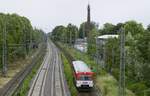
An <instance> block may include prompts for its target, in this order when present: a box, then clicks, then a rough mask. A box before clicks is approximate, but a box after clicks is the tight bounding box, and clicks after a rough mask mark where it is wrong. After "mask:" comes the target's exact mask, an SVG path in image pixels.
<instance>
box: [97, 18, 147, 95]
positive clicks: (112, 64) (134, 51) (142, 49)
mask: <svg viewBox="0 0 150 96" xmlns="http://www.w3.org/2000/svg"><path fill="white" fill-rule="evenodd" d="M121 27H122V28H124V30H125V35H126V38H125V52H126V53H125V55H126V57H125V58H126V61H125V64H126V73H125V74H126V86H127V87H128V88H129V89H131V90H132V91H133V92H135V93H136V94H137V96H144V94H145V96H149V95H150V90H149V88H150V75H149V73H150V54H149V53H150V50H149V49H150V26H148V27H147V28H146V29H145V28H144V27H143V25H142V24H140V23H137V22H136V21H128V22H125V23H119V24H117V25H113V24H110V23H107V24H105V25H104V28H103V29H100V30H99V32H100V33H101V34H105V33H106V34H118V35H119V34H120V32H119V31H118V30H119V29H120V28H121ZM105 49H106V53H105V55H106V59H105V62H106V70H107V71H108V72H110V73H111V74H113V75H114V76H115V77H116V78H117V79H119V65H120V38H118V39H109V40H108V42H107V43H106V45H105Z"/></svg>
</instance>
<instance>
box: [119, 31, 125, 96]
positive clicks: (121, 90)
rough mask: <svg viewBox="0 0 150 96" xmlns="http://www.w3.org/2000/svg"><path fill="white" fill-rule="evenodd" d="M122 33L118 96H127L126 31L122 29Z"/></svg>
mask: <svg viewBox="0 0 150 96" xmlns="http://www.w3.org/2000/svg"><path fill="white" fill-rule="evenodd" d="M120 33H121V34H120V41H121V42H120V76H119V95H118V96H125V30H124V29H123V28H121V29H120Z"/></svg>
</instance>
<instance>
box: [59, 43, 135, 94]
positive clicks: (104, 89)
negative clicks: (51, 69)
mask: <svg viewBox="0 0 150 96" xmlns="http://www.w3.org/2000/svg"><path fill="white" fill-rule="evenodd" d="M58 44H59V45H60V46H61V47H62V48H64V49H65V50H67V52H69V53H70V54H71V55H72V56H73V57H74V58H75V59H78V60H83V61H84V62H85V63H87V64H88V65H89V66H90V67H91V66H92V67H93V69H95V70H96V69H97V70H98V73H97V75H96V78H95V84H96V86H97V87H98V88H99V89H100V91H101V93H102V95H103V96H118V81H117V80H116V79H115V78H114V77H113V76H112V75H109V74H108V73H106V71H104V70H102V69H101V68H100V66H97V64H96V62H95V61H94V60H93V59H92V58H91V57H90V56H88V54H85V53H81V52H80V51H77V50H76V49H74V48H70V47H66V46H65V45H64V44H61V43H58ZM126 96H135V94H134V93H133V92H131V91H130V90H127V89H126Z"/></svg>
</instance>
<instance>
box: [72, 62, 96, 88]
mask: <svg viewBox="0 0 150 96" xmlns="http://www.w3.org/2000/svg"><path fill="white" fill-rule="evenodd" d="M72 64H73V68H74V77H75V85H76V87H77V88H92V87H93V86H94V83H93V74H94V73H93V72H92V71H91V69H90V68H89V67H88V66H87V64H86V63H84V62H83V61H73V62H72Z"/></svg>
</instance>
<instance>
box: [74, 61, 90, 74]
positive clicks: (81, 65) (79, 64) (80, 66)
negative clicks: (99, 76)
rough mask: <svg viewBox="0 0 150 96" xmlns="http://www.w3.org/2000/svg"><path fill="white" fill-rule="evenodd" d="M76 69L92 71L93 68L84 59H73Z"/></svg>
mask: <svg viewBox="0 0 150 96" xmlns="http://www.w3.org/2000/svg"><path fill="white" fill-rule="evenodd" d="M72 63H73V66H74V70H75V72H76V73H78V72H91V69H90V68H89V67H88V66H87V64H86V63H84V62H83V61H73V62H72Z"/></svg>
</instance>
